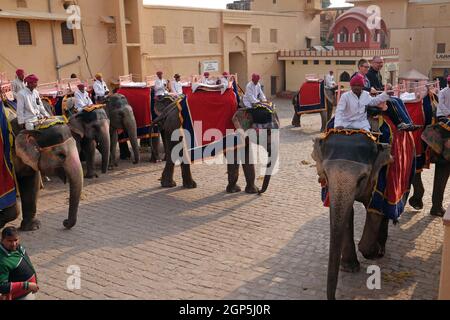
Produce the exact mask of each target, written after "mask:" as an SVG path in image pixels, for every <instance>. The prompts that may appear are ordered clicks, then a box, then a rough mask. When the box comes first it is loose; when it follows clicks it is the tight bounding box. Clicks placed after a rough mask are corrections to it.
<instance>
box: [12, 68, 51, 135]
mask: <svg viewBox="0 0 450 320" xmlns="http://www.w3.org/2000/svg"><path fill="white" fill-rule="evenodd" d="M24 80H25V82H26V84H27V87H26V88H25V89H23V90H21V91H20V92H19V94H18V95H17V121H18V123H19V125H20V126H22V127H24V128H25V129H27V130H34V126H35V124H36V122H38V121H39V120H41V119H44V118H48V117H50V115H49V114H48V112H47V111H46V110H45V108H44V104H43V103H42V100H41V98H40V96H39V92H38V91H37V90H36V87H37V83H38V81H39V79H38V77H36V76H35V75H34V74H31V75H29V76H27V77H26V78H25V79H24Z"/></svg>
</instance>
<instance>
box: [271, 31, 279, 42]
mask: <svg viewBox="0 0 450 320" xmlns="http://www.w3.org/2000/svg"><path fill="white" fill-rule="evenodd" d="M270 42H272V43H277V42H278V30H277V29H270Z"/></svg>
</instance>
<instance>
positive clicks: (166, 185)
mask: <svg viewBox="0 0 450 320" xmlns="http://www.w3.org/2000/svg"><path fill="white" fill-rule="evenodd" d="M161 186H162V187H163V188H174V187H176V186H177V183H176V182H175V181H173V180H171V181H170V180H169V181H167V180H164V179H161Z"/></svg>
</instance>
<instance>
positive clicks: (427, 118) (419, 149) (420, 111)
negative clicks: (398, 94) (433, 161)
mask: <svg viewBox="0 0 450 320" xmlns="http://www.w3.org/2000/svg"><path fill="white" fill-rule="evenodd" d="M405 106H406V110H407V111H408V113H409V116H410V117H411V120H412V122H413V124H415V125H419V126H423V128H422V129H420V130H415V131H413V132H412V135H413V137H414V145H415V147H416V171H417V172H422V171H423V169H429V168H430V153H429V150H428V147H427V144H426V143H425V142H424V141H423V140H422V133H423V131H424V129H425V127H427V126H429V125H431V124H432V122H433V107H432V104H431V101H430V99H429V98H428V99H427V98H426V99H424V100H423V101H418V102H410V103H405Z"/></svg>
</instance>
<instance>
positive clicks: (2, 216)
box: [0, 204, 19, 230]
mask: <svg viewBox="0 0 450 320" xmlns="http://www.w3.org/2000/svg"><path fill="white" fill-rule="evenodd" d="M18 216H19V209H18V207H17V204H14V205H13V206H11V207H8V208H4V209H3V210H0V230H1V229H3V227H4V226H5V225H6V224H7V223H9V222H12V221H14V220H16V219H17V217H18Z"/></svg>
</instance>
